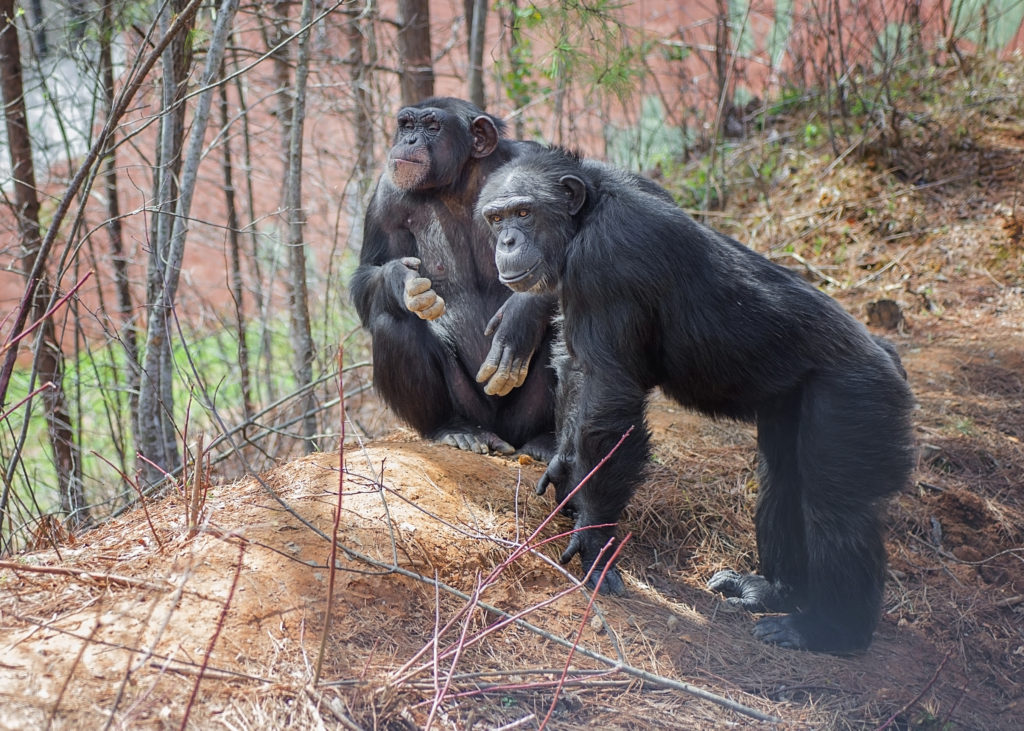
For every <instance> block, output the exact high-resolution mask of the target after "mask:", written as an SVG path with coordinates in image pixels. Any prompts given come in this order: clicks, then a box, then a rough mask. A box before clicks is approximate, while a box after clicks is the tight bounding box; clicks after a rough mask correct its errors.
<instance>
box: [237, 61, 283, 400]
mask: <svg viewBox="0 0 1024 731" xmlns="http://www.w3.org/2000/svg"><path fill="white" fill-rule="evenodd" d="M234 45H235V44H232V46H234ZM232 65H233V66H234V67H235V68H238V67H239V65H240V64H239V63H238V49H237V47H235V48H233V50H232ZM235 90H236V92H237V93H238V104H239V107H240V110H241V113H240V115H239V116H240V117H241V120H242V171H243V174H242V178H243V180H244V181H245V202H246V225H245V227H246V229H247V230H248V231H249V243H250V245H251V249H250V250H249V251H248V252H247V253H248V255H249V258H248V261H249V266H250V267H251V269H252V280H251V281H252V294H253V300H254V302H253V305H254V307H255V310H256V312H257V313H258V317H259V319H260V347H259V351H258V352H259V353H263V354H264V355H265V357H264V358H263V362H264V368H265V371H264V374H263V376H264V377H263V378H262V379H256V383H255V384H254V385H256V386H257V391H258V390H259V389H258V386H259V384H261V383H262V384H263V387H264V389H265V390H264V391H263V396H264V398H265V399H266V400H267V401H276V400H277V392H276V390H275V388H274V379H273V378H272V377H271V376H272V373H271V360H272V359H271V358H270V357H269V353H270V351H271V345H270V328H269V327H268V325H267V308H268V307H269V306H270V305H269V298H268V297H266V296H264V293H263V284H264V282H263V266H262V264H261V263H260V240H259V235H258V234H257V233H256V225H255V221H256V199H255V195H254V193H253V187H252V170H253V165H252V136H251V135H250V133H249V107H248V102H247V101H246V94H245V84H244V83H243V81H242V76H241V75H240V74H239V75H236V76H235ZM258 360H259V355H257V366H258ZM258 397H259V393H257V398H258Z"/></svg>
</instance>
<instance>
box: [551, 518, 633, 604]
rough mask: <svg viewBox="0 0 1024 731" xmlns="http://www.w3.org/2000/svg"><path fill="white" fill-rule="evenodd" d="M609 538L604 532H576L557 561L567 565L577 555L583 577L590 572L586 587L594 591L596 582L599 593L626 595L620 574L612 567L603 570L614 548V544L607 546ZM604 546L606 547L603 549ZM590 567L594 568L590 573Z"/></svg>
mask: <svg viewBox="0 0 1024 731" xmlns="http://www.w3.org/2000/svg"><path fill="white" fill-rule="evenodd" d="M611 538H612V536H611V535H610V534H609V533H607V532H606V531H605V530H578V531H576V532H575V533H573V534H572V536H571V537H570V538H569V547H568V548H566V549H565V551H563V552H562V556H561V558H559V559H558V560H559V562H560V563H562V564H563V565H564V564H567V563H569V561H571V560H572V558H573V556H575V555H576V554H577V553H578V554H579V555H580V561H582V563H583V573H584V575H586V573H587V572H590V577H589V578H588V579H587V582H586V586H587V587H589V588H591V589H594V588H596V587H597V582H598V581H600V582H601V585H600V587H599V589H598V591H599V593H601V594H610V595H612V596H622V595H624V594H625V593H626V585H625V583H624V582H623V581H622V574H620V573H619V570H618V569H617V568H615V567H614V566H608V568H607V570H606V569H605V568H604V567H605V566H606V565H607V563H608V559H609V557H610V555H611V554H612V552H613V548H614V544H612V545H609V544H608V541H609V540H610V539H611ZM605 546H608V547H607V548H605ZM602 548H605V551H604V553H603V554H602V553H601V549H602ZM598 560H600V563H599V564H597V565H596V566H595V565H594V564H595V563H596V562H597V561H598ZM591 566H593V567H594V570H593V571H592V572H591V571H590V567H591ZM602 571H604V578H603V579H602V578H601V572H602Z"/></svg>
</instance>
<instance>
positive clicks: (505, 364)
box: [484, 348, 515, 396]
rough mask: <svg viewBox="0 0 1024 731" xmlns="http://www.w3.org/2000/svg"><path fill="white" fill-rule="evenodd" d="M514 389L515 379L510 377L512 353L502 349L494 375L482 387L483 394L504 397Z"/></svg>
mask: <svg viewBox="0 0 1024 731" xmlns="http://www.w3.org/2000/svg"><path fill="white" fill-rule="evenodd" d="M513 388H515V378H514V377H513V376H512V351H511V350H509V349H508V348H504V349H503V350H502V351H501V360H500V361H499V362H498V366H497V368H496V369H495V372H494V375H492V376H491V378H490V380H488V381H487V385H486V386H484V393H487V394H489V395H491V396H504V395H506V394H507V393H508V392H509V391H511V390H512V389H513Z"/></svg>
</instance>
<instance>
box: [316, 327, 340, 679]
mask: <svg viewBox="0 0 1024 731" xmlns="http://www.w3.org/2000/svg"><path fill="white" fill-rule="evenodd" d="M344 351H345V349H344V347H342V346H340V345H339V346H338V394H339V395H340V396H341V397H342V399H341V414H340V417H339V418H340V420H341V443H340V444H339V445H338V502H337V505H335V507H334V527H333V529H332V532H331V552H330V557H329V563H328V569H327V611H326V613H325V615H324V631H323V634H322V635H321V637H320V651H319V652H318V653H317V657H316V672H314V673H313V687H316V686H317V685H318V684H319V683H320V671H321V669H323V665H324V655H325V654H326V652H327V635H328V633H329V632H330V628H331V615H332V613H333V610H334V580H335V577H336V575H337V573H338V569H337V565H338V563H337V558H338V531H339V529H340V528H341V504H342V496H343V495H344V494H345V399H344V395H345V379H344V376H343V375H342V374H343V370H342V367H341V360H342V357H343V355H344Z"/></svg>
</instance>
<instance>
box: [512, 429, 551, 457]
mask: <svg viewBox="0 0 1024 731" xmlns="http://www.w3.org/2000/svg"><path fill="white" fill-rule="evenodd" d="M519 451H520V452H521V453H522V454H526V455H529V456H530V457H532V458H533V459H535V460H537V461H538V462H550V461H551V460H552V459H553V458H554V456H555V435H554V434H541V435H540V436H538V437H534V438H533V439H531V440H530V441H528V442H527V443H526V444H524V445H523V446H521V447H520V448H519Z"/></svg>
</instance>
